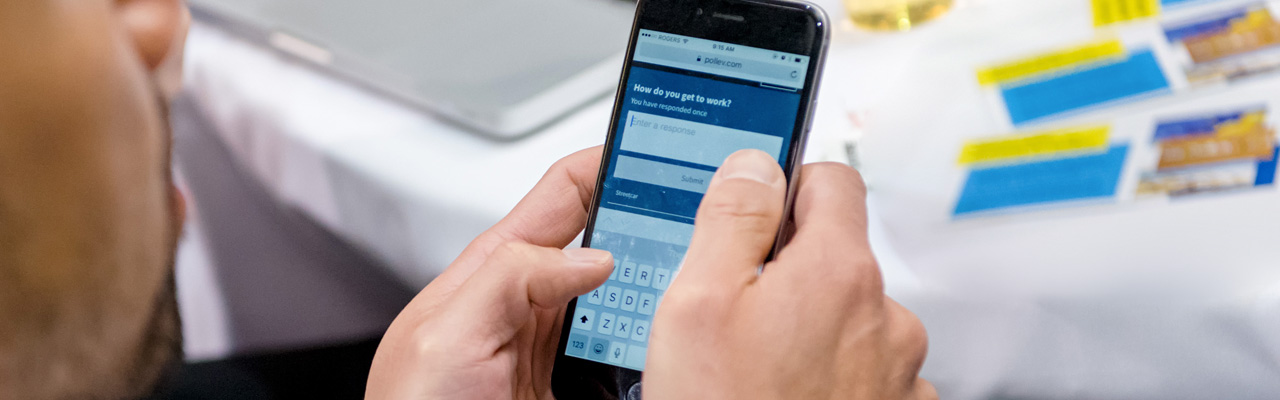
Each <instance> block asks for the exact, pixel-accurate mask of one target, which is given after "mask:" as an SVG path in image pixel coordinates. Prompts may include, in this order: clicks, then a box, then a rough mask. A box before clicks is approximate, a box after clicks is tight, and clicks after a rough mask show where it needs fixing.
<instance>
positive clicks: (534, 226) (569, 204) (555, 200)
mask: <svg viewBox="0 0 1280 400" xmlns="http://www.w3.org/2000/svg"><path fill="white" fill-rule="evenodd" d="M602 149H603V146H596V147H592V148H589V149H586V150H582V151H579V152H577V153H573V154H571V155H569V156H568V157H565V158H562V159H560V161H557V162H556V163H555V164H554V165H552V166H551V169H549V170H548V171H547V173H546V174H545V175H543V176H542V179H541V180H539V181H538V184H537V185H535V186H534V187H533V189H532V190H530V191H529V194H527V195H525V197H524V198H523V199H521V200H520V203H518V204H516V206H515V208H513V209H512V210H511V212H510V213H509V214H507V216H506V217H504V218H502V220H501V221H498V223H497V224H496V225H494V226H493V227H492V228H489V230H487V231H485V232H484V233H481V234H480V236H478V237H476V239H475V240H474V241H472V242H471V244H469V245H467V248H466V249H463V250H462V254H460V255H459V256H458V258H457V259H455V260H454V261H453V263H452V264H450V265H449V269H448V270H446V271H445V273H444V274H441V275H440V276H439V277H437V278H436V279H435V282H438V283H440V285H448V284H450V283H451V282H452V283H454V284H453V285H452V286H456V284H460V283H461V282H462V281H463V280H465V279H466V278H467V277H468V276H470V275H471V273H472V272H473V271H475V269H476V268H477V267H479V266H480V264H481V263H483V262H484V260H485V258H487V257H488V256H489V254H491V253H493V251H494V249H496V248H498V246H500V245H502V244H504V243H507V242H521V243H529V244H532V245H535V246H540V247H561V248H562V247H565V246H568V245H569V243H570V242H572V241H573V239H574V238H576V237H578V233H580V232H582V229H583V228H584V227H585V226H586V224H587V208H588V207H589V206H590V203H591V195H592V194H593V193H595V188H596V177H597V175H598V174H599V171H600V169H599V168H600V157H601V154H602V151H601V150H602Z"/></svg>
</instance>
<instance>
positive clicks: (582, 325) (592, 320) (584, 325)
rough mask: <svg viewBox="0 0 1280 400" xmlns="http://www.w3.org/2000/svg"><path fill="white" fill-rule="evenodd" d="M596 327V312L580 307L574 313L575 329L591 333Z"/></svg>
mask: <svg viewBox="0 0 1280 400" xmlns="http://www.w3.org/2000/svg"><path fill="white" fill-rule="evenodd" d="M595 326H596V310H592V309H590V308H586V307H578V309H577V311H574V313H573V329H581V330H584V331H591V328H594V327H595Z"/></svg>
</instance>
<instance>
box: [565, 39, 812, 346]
mask: <svg viewBox="0 0 1280 400" xmlns="http://www.w3.org/2000/svg"><path fill="white" fill-rule="evenodd" d="M630 61H631V62H630V63H629V66H630V67H629V68H630V69H629V71H628V73H627V74H626V76H627V80H626V82H625V84H624V85H623V86H622V88H623V90H624V93H622V95H621V96H620V99H621V102H622V105H621V107H620V110H621V112H620V114H618V115H619V117H618V126H617V127H615V129H616V131H615V132H616V136H615V137H614V139H613V140H612V141H611V146H612V148H611V149H610V151H609V152H607V153H605V154H607V155H608V157H609V160H608V164H607V171H606V172H605V174H603V175H602V177H603V179H604V182H603V184H602V185H601V186H600V188H601V189H602V192H601V193H598V194H597V199H598V200H597V201H598V210H597V212H596V217H595V223H594V225H593V227H592V230H591V231H590V232H587V233H586V234H587V235H589V236H588V238H589V239H588V243H589V246H590V247H592V248H597V249H603V250H608V251H610V252H612V253H613V255H614V262H615V268H614V272H613V275H612V276H610V277H609V280H608V282H607V283H605V284H604V285H603V286H601V287H599V288H596V289H595V290H593V291H591V292H590V293H588V294H586V295H584V296H581V297H579V298H578V299H577V302H576V307H575V309H574V313H573V315H572V318H573V319H572V323H571V325H570V326H571V328H570V329H569V331H568V332H566V334H567V335H568V340H567V344H566V347H565V355H568V356H571V357H577V358H582V359H586V360H591V361H595V362H599V363H604V364H608V365H612V366H617V367H621V368H627V369H632V370H637V371H643V370H644V364H645V352H646V350H647V348H648V341H649V329H650V327H651V326H652V321H653V316H654V311H656V310H657V307H658V303H659V302H661V301H662V295H663V293H664V292H666V290H667V288H668V287H669V285H670V284H671V281H672V279H673V278H675V275H676V274H677V273H678V272H679V269H680V263H681V261H682V260H683V259H684V254H685V251H686V249H687V248H688V246H689V240H690V238H691V237H692V235H693V220H694V215H695V213H696V212H697V210H698V204H699V203H700V202H701V201H702V196H703V194H704V193H706V191H707V185H708V184H710V183H711V176H712V175H713V174H714V173H715V171H716V168H717V167H719V166H720V164H721V163H722V162H724V160H725V158H727V157H728V156H729V155H730V154H733V153H734V152H736V151H738V150H742V149H758V150H761V151H764V152H765V153H768V154H769V155H772V156H773V157H774V159H776V160H779V162H780V163H783V165H785V160H787V157H788V156H789V154H787V152H788V151H789V150H790V149H791V148H792V143H790V141H791V140H792V137H793V135H794V133H795V130H796V126H797V125H796V123H797V118H799V117H800V116H801V114H800V113H801V112H802V110H801V104H802V98H801V97H802V95H801V93H802V91H803V89H804V84H805V80H806V77H807V76H806V74H807V71H808V70H809V63H810V58H809V57H808V56H805V55H800V54H791V53H785V52H779V51H774V50H767V49H763V48H755V47H749V46H744V45H741V44H735V43H725V42H718V41H712V40H705V39H699V38H696V37H690V36H683V35H676V34H671V33H665V32H659V31H654V30H646V29H641V30H639V32H638V34H637V37H636V47H635V50H634V51H633V59H632V60H630Z"/></svg>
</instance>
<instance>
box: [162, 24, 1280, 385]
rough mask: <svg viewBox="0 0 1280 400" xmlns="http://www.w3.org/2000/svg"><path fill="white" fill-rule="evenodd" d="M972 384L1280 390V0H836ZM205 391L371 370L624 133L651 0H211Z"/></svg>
mask: <svg viewBox="0 0 1280 400" xmlns="http://www.w3.org/2000/svg"><path fill="white" fill-rule="evenodd" d="M817 3H818V4H819V5H821V6H822V7H823V8H824V9H826V11H827V13H828V14H829V15H830V17H831V21H832V22H833V24H834V25H835V26H834V28H835V29H834V32H833V36H832V43H831V47H830V54H829V60H828V63H827V67H826V73H825V77H824V79H823V81H822V84H821V90H820V93H821V95H820V98H819V101H818V110H817V113H816V116H815V118H816V122H815V125H814V129H813V133H812V136H811V139H810V140H811V142H810V144H809V146H808V154H807V159H808V160H809V161H836V162H843V163H849V164H851V165H854V166H855V167H857V168H859V169H860V170H861V171H862V172H863V174H864V176H865V178H866V180H867V182H868V184H869V186H870V198H869V210H870V212H871V220H872V221H871V222H872V223H871V230H872V242H873V248H874V249H875V251H876V255H877V257H878V259H879V260H880V262H881V264H882V268H883V269H884V273H885V279H886V286H887V290H888V291H889V294H890V295H891V296H893V297H894V298H895V299H897V300H898V301H899V302H901V303H903V304H904V305H906V306H907V307H908V308H910V309H911V310H912V311H914V312H915V313H917V314H918V315H919V316H920V317H921V319H922V320H923V322H924V324H925V325H926V327H927V329H928V331H929V336H930V340H931V347H930V354H929V358H928V361H927V362H926V365H925V368H924V373H923V374H924V378H926V379H929V380H931V381H932V382H934V384H935V385H936V386H937V388H938V390H939V392H940V394H941V395H942V397H943V398H947V399H1015V398H1016V399H1082V398H1089V399H1203V398H1232V399H1274V398H1280V242H1277V238H1280V235H1277V234H1276V233H1275V232H1276V230H1277V228H1280V192H1278V191H1277V189H1276V186H1275V184H1274V177H1275V172H1276V155H1277V154H1276V140H1275V129H1274V126H1275V124H1274V121H1275V120H1276V117H1277V115H1276V109H1277V108H1280V74H1277V73H1276V72H1277V71H1276V70H1277V69H1278V68H1280V22H1278V21H1277V18H1280V2H1276V1H1258V0H1034V1H1030V0H844V1H839V0H826V1H817ZM191 6H192V8H193V12H194V14H195V23H194V26H193V28H192V31H191V34H190V37H189V40H188V43H187V60H186V71H185V89H184V90H185V92H184V94H183V95H182V97H181V99H180V100H179V101H178V104H177V105H176V106H175V107H174V109H173V115H172V118H173V124H174V128H175V135H176V141H175V152H176V153H175V154H176V163H175V164H176V165H175V169H176V171H177V176H178V179H179V181H180V184H181V186H182V187H183V189H184V191H185V192H186V193H188V196H189V197H190V198H191V207H189V209H188V213H189V215H188V221H189V223H188V225H187V231H186V232H185V237H184V240H183V241H182V244H181V247H180V250H179V262H178V284H179V299H180V303H181V307H182V315H183V322H184V327H183V329H184V333H185V336H186V339H187V341H186V354H187V361H188V362H187V365H186V367H185V368H184V371H183V374H182V375H181V377H180V379H179V382H178V383H177V384H176V385H175V387H174V389H173V391H172V393H171V396H173V397H175V398H228V397H232V398H262V399H276V398H301V397H313V398H315V397H318V398H360V397H361V396H362V393H363V389H364V379H365V376H366V374H367V372H368V367H369V363H370V360H371V358H372V355H373V351H374V349H376V346H377V343H378V340H379V338H380V336H381V334H382V332H383V331H384V330H385V329H386V327H387V326H388V324H389V323H390V322H391V320H392V319H393V318H394V317H395V315H396V314H397V313H398V312H399V310H400V309H401V308H402V307H403V306H404V305H405V304H406V303H407V302H408V301H409V299H410V298H412V296H413V295H414V294H416V293H417V291H418V290H419V289H421V288H422V287H424V286H425V285H426V284H427V283H429V282H430V281H431V279H432V278H433V277H434V276H436V275H437V274H439V273H440V272H441V271H443V269H444V268H445V267H446V266H447V265H448V263H449V262H450V261H451V260H452V259H453V258H454V257H455V256H456V255H457V254H458V253H459V252H460V251H461V249H462V248H463V246H465V245H466V243H468V242H469V241H470V240H471V238H473V237H474V236H475V235H477V234H478V233H480V232H481V231H483V230H484V229H485V228H487V227H488V226H490V225H492V224H493V223H494V222H496V221H497V220H498V219H499V218H501V217H502V216H503V215H504V214H505V213H506V212H507V211H508V210H509V209H510V208H511V207H512V206H513V205H514V204H515V203H516V202H517V201H518V200H519V199H520V197H522V196H523V195H524V194H525V193H526V192H527V191H528V189H530V188H531V187H532V186H533V184H534V183H535V182H536V181H537V179H538V178H539V177H540V176H541V174H542V173H543V171H545V170H546V168H547V167H549V166H550V165H551V164H552V163H553V162H554V161H555V160H557V159H559V158H560V157H563V156H565V155H568V154H569V153H571V152H573V151H576V150H579V149H582V148H586V147H590V146H594V145H598V144H601V143H603V142H604V139H605V135H606V133H607V124H608V119H609V114H610V110H611V106H612V91H613V90H614V88H615V87H616V85H617V79H618V71H619V70H620V68H621V65H622V62H621V61H622V52H623V51H624V50H625V46H626V39H627V34H628V28H629V26H630V21H631V17H632V12H633V10H634V3H632V2H628V1H620V0H554V1H553V0H547V1H545V2H516V1H509V0H473V1H469V2H446V1H436V0H418V1H403V0H369V1H364V2H341V1H327V2H321V3H315V2H312V1H307V2H304V1H297V0H292V1H291V0H191Z"/></svg>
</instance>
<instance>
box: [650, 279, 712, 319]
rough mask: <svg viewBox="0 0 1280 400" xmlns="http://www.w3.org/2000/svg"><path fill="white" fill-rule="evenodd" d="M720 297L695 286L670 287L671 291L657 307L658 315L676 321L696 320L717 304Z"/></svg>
mask: <svg viewBox="0 0 1280 400" xmlns="http://www.w3.org/2000/svg"><path fill="white" fill-rule="evenodd" d="M719 302H720V296H719V295H717V294H716V293H714V292H712V291H710V290H707V289H706V288H704V287H701V286H697V285H674V284H673V285H672V286H671V290H670V291H668V292H667V293H666V294H665V295H663V297H662V302H661V303H660V304H659V305H658V314H659V315H661V316H663V318H669V319H676V320H681V321H685V320H697V319H701V317H702V315H703V314H704V313H706V312H708V311H707V310H709V309H711V307H710V306H712V305H715V304H719Z"/></svg>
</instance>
